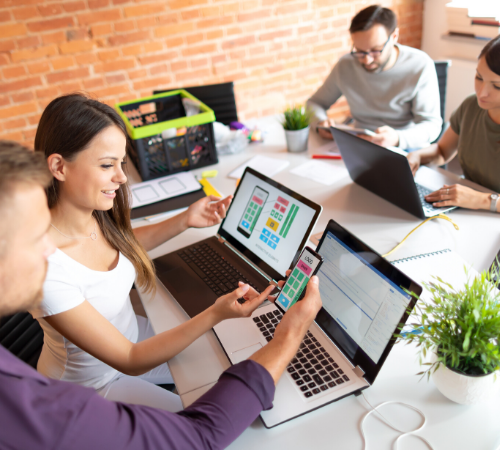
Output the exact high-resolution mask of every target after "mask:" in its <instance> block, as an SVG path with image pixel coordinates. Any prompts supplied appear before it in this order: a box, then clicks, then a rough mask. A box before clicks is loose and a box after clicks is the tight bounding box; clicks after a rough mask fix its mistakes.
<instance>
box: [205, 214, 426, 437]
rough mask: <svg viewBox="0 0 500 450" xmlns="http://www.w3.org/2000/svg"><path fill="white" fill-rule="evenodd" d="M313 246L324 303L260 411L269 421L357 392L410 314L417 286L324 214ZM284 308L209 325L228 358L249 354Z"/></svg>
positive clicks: (370, 379)
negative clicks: (318, 260) (271, 397)
mask: <svg viewBox="0 0 500 450" xmlns="http://www.w3.org/2000/svg"><path fill="white" fill-rule="evenodd" d="M316 251H317V252H318V253H319V254H320V255H321V256H322V257H323V259H324V261H323V265H322V266H321V268H320V270H319V272H318V277H319V280H320V281H319V289H320V293H321V299H322V301H323V308H322V309H321V310H320V312H319V313H318V315H317V317H316V320H315V321H314V322H313V323H312V325H311V327H310V328H309V330H308V332H307V334H306V336H305V338H304V340H303V341H302V343H301V345H300V348H299V351H298V352H297V354H296V355H295V357H294V358H293V360H292V361H291V363H290V364H289V366H288V367H287V371H286V372H285V374H284V375H283V376H282V377H281V378H280V380H279V382H278V384H277V386H276V393H275V397H274V402H273V404H274V406H273V408H272V409H270V410H268V411H263V412H262V413H261V418H262V421H263V422H264V425H265V426H266V427H267V428H271V427H274V426H276V425H279V424H281V423H283V422H286V421H288V420H291V419H293V418H295V417H298V416H301V415H303V414H306V413H308V412H310V411H313V410H315V409H317V408H320V407H321V406H324V405H326V404H328V403H332V402H335V401H337V400H340V399H342V398H344V397H347V396H350V395H353V394H354V395H358V394H359V393H360V392H361V391H362V390H363V389H367V388H368V387H370V386H371V385H372V384H373V382H374V381H375V378H376V377H377V375H378V373H379V372H380V369H381V368H382V365H383V364H384V362H385V360H386V359H387V356H388V355H389V352H390V351H391V348H392V346H393V345H394V343H395V341H396V339H395V338H394V333H397V332H398V329H400V327H402V326H403V325H404V324H405V323H406V320H407V319H408V316H409V313H410V312H411V310H412V309H413V307H414V306H415V303H416V301H417V299H416V298H415V297H414V296H412V295H410V294H408V293H407V292H406V291H405V289H407V290H408V291H410V292H413V293H415V294H416V295H417V296H419V295H420V294H421V292H422V288H421V286H419V285H418V284H416V283H415V282H413V281H412V280H411V279H410V278H408V277H407V276H406V275H405V274H403V273H402V272H401V271H400V270H398V269H397V268H396V267H395V266H393V265H392V264H390V263H389V262H388V261H387V260H385V259H384V258H382V257H381V256H380V255H379V254H378V253H376V252H375V251H374V250H372V249H371V248H370V247H368V246H367V245H366V244H364V243H363V242H362V241H360V240H359V239H358V238H356V237H355V236H354V235H353V234H351V233H350V232H349V231H347V230H346V229H345V228H343V227H341V226H340V225H339V224H338V223H336V222H335V221H333V220H330V222H329V223H328V226H327V227H326V229H325V231H324V233H323V236H322V238H321V240H320V242H319V244H318V247H317V249H316ZM282 316H283V313H282V311H281V310H280V309H279V308H278V307H277V306H275V305H274V304H269V305H267V306H263V307H261V308H258V309H257V310H256V311H254V312H253V314H252V316H251V319H249V318H241V319H230V320H225V321H224V322H221V323H220V324H218V325H216V326H215V327H214V331H215V334H216V336H217V338H218V339H219V341H220V343H221V345H222V347H223V349H224V351H225V352H226V355H227V357H228V358H229V360H230V362H231V363H232V364H237V363H238V362H240V361H242V360H244V359H247V358H248V357H250V356H251V355H252V354H253V353H255V352H256V351H257V350H259V349H260V348H262V347H263V346H264V345H266V344H267V342H268V341H270V340H271V339H272V336H273V334H274V330H275V327H276V326H278V324H279V321H280V319H281V318H282Z"/></svg>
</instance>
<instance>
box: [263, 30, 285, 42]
mask: <svg viewBox="0 0 500 450" xmlns="http://www.w3.org/2000/svg"><path fill="white" fill-rule="evenodd" d="M292 34H293V30H280V31H273V32H271V33H263V34H261V35H260V36H259V40H261V41H269V40H272V39H278V38H282V37H288V36H291V35H292Z"/></svg>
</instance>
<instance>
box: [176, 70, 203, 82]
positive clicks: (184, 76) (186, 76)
mask: <svg viewBox="0 0 500 450" xmlns="http://www.w3.org/2000/svg"><path fill="white" fill-rule="evenodd" d="M211 75H212V73H211V72H210V69H199V70H190V71H188V72H178V73H176V74H175V79H176V81H185V80H192V79H203V78H206V77H209V76H211Z"/></svg>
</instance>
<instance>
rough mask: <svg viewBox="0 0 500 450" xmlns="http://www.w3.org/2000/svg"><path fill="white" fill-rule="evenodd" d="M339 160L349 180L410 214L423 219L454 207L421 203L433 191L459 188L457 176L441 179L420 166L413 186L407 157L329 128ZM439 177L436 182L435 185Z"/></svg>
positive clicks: (403, 152) (459, 180)
mask: <svg viewBox="0 0 500 450" xmlns="http://www.w3.org/2000/svg"><path fill="white" fill-rule="evenodd" d="M331 132H332V135H333V137H334V139H335V142H336V143H337V145H338V147H339V150H340V154H341V155H342V159H343V161H344V163H345V165H346V167H347V170H348V171H349V175H350V177H351V178H352V180H353V181H354V182H355V183H356V184H359V185H360V186H362V187H364V188H365V189H368V190H369V191H371V192H373V193H374V194H377V195H378V196H379V197H382V198H383V199H385V200H387V201H388V202H391V203H392V204H394V205H396V206H399V207H400V208H401V209H404V210H405V211H408V212H409V213H410V214H413V215H414V216H417V217H419V218H420V219H425V218H427V217H432V216H436V215H438V214H442V213H445V212H448V211H451V210H453V209H456V206H448V207H444V208H435V207H434V206H432V204H431V203H428V202H427V201H426V200H425V196H426V195H428V194H430V193H431V192H434V191H435V190H436V187H437V186H439V188H441V187H442V186H443V181H444V182H445V184H461V182H462V181H463V180H461V179H460V177H458V176H457V175H454V174H451V173H450V174H448V175H447V176H443V175H442V174H438V173H437V172H436V171H434V170H432V169H429V168H428V167H425V166H422V167H420V169H419V172H420V173H419V177H418V178H419V179H418V182H417V183H416V182H415V180H414V178H413V175H412V173H411V169H410V165H409V163H408V160H407V158H406V156H407V153H406V152H405V151H403V150H401V149H398V148H395V147H394V148H386V147H381V146H380V145H377V144H374V143H372V142H369V141H366V140H365V139H361V138H360V137H358V136H354V135H352V134H351V133H347V132H345V131H342V130H339V129H338V128H335V127H331ZM438 175H439V177H440V180H439V181H440V182H439V183H438V185H436V184H435V182H436V180H435V178H436V177H437V176H438Z"/></svg>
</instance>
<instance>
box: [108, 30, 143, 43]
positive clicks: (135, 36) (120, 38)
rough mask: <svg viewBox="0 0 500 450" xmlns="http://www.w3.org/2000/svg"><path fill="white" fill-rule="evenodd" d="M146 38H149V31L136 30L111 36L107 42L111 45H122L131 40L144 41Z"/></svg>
mask: <svg viewBox="0 0 500 450" xmlns="http://www.w3.org/2000/svg"><path fill="white" fill-rule="evenodd" d="M147 39H150V34H149V31H136V32H134V33H128V34H120V35H117V36H111V37H110V38H109V43H110V44H111V45H123V44H130V43H131V42H137V41H145V40H147Z"/></svg>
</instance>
